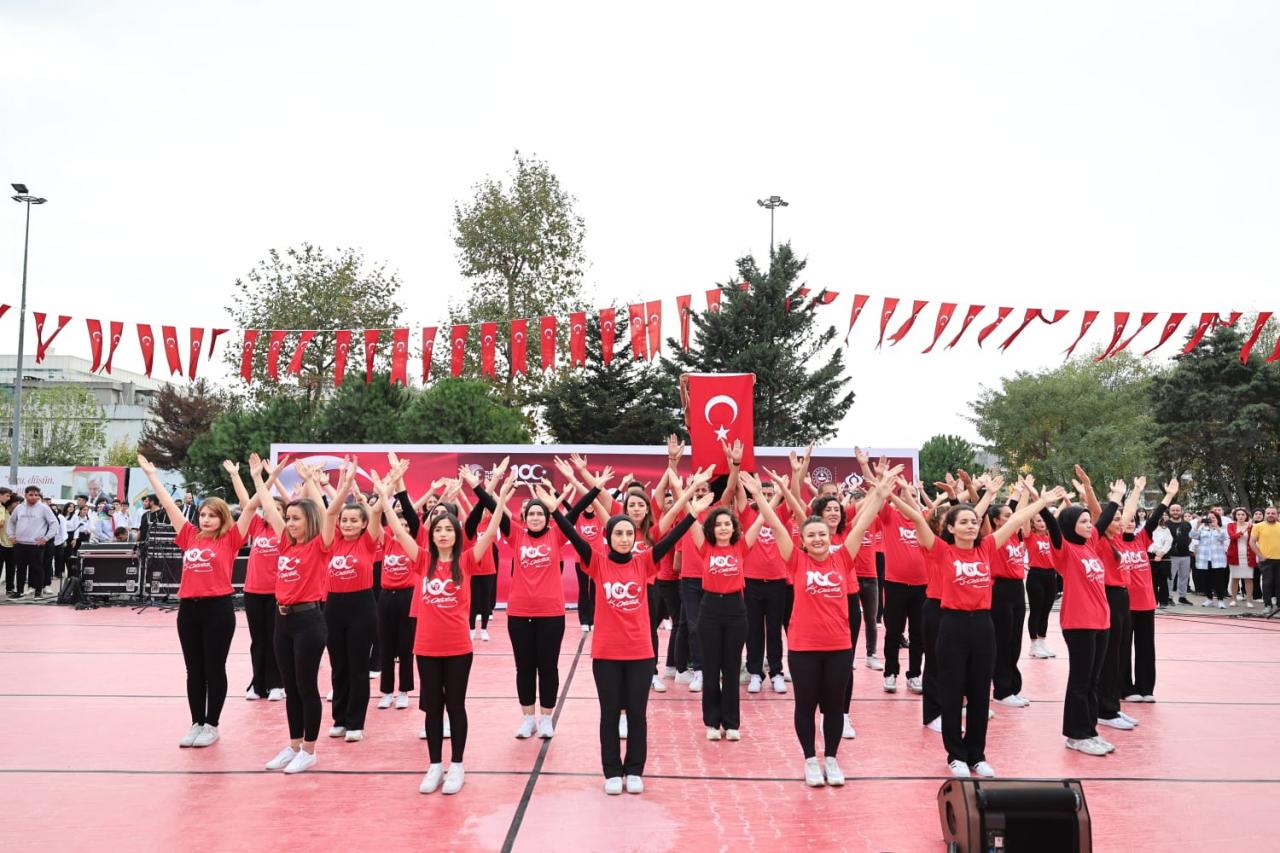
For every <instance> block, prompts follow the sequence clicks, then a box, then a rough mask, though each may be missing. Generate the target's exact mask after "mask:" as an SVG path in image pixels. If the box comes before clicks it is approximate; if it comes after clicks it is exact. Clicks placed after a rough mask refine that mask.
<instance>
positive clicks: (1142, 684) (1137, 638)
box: [1123, 610, 1156, 696]
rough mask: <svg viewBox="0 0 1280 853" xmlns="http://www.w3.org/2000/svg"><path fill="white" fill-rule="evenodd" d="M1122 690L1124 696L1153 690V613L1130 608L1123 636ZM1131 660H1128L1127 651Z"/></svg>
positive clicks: (1152, 692) (1154, 655)
mask: <svg viewBox="0 0 1280 853" xmlns="http://www.w3.org/2000/svg"><path fill="white" fill-rule="evenodd" d="M1124 649H1125V654H1124V673H1123V676H1124V690H1123V693H1124V695H1126V696H1129V695H1131V694H1134V693H1136V694H1138V695H1139V696H1151V695H1153V694H1154V693H1155V692H1156V612H1155V611H1154V610H1130V611H1129V631H1128V636H1126V637H1125V638H1124ZM1130 649H1132V651H1133V659H1132V661H1130V659H1129V651H1130Z"/></svg>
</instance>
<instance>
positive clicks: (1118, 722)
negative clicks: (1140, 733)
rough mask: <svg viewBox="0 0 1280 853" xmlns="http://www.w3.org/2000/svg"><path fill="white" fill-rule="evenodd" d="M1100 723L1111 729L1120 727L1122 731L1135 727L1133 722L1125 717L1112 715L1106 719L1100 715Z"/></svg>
mask: <svg viewBox="0 0 1280 853" xmlns="http://www.w3.org/2000/svg"><path fill="white" fill-rule="evenodd" d="M1098 725H1100V726H1106V727H1107V728H1111V729H1120V730H1121V731H1125V732H1127V731H1130V730H1132V729H1133V723H1131V722H1129V721H1128V720H1126V719H1125V718H1124V717H1112V718H1111V719H1109V720H1104V719H1102V718H1101V717H1099V718H1098Z"/></svg>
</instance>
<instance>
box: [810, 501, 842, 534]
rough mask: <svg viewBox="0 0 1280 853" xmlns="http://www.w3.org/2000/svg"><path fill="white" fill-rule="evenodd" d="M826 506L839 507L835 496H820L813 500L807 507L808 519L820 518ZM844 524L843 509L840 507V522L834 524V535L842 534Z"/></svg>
mask: <svg viewBox="0 0 1280 853" xmlns="http://www.w3.org/2000/svg"><path fill="white" fill-rule="evenodd" d="M828 504H835V505H836V506H840V499H839V498H837V497H836V496H835V495H822V496H820V497H816V498H814V499H813V503H811V504H810V505H809V517H810V518H812V517H814V516H817V517H818V518H822V513H823V511H824V510H826V508H827V505H828ZM846 526H847V525H846V524H845V517H844V507H842V506H841V507H840V520H839V521H838V522H836V533H844V532H845V531H844V529H845V527H846Z"/></svg>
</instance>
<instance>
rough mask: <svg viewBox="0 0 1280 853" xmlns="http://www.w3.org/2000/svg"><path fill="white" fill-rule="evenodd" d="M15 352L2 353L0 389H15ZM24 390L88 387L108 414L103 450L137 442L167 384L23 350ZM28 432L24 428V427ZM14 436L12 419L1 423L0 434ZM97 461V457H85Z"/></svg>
mask: <svg viewBox="0 0 1280 853" xmlns="http://www.w3.org/2000/svg"><path fill="white" fill-rule="evenodd" d="M17 361H18V357H17V356H16V355H0V389H8V391H9V392H10V393H12V390H13V379H14V365H15V364H16V363H17ZM22 362H23V371H22V373H23V377H24V381H23V385H22V387H23V390H24V391H28V390H34V389H37V388H44V387H48V386H50V385H54V384H64V383H70V384H75V385H79V386H81V387H84V388H87V389H88V390H89V392H90V393H91V394H93V397H94V399H96V400H97V401H98V403H100V404H101V405H102V410H103V412H104V413H105V414H106V418H107V422H106V442H105V444H104V445H103V448H102V449H103V451H104V452H105V451H106V449H107V448H109V447H111V445H113V444H115V443H116V442H118V441H124V442H125V443H127V444H136V443H137V441H138V437H139V436H140V435H142V428H143V426H145V425H146V423H147V421H148V420H149V419H150V417H151V414H150V412H151V404H152V402H153V401H154V400H155V397H156V395H157V394H158V393H159V392H160V389H161V388H163V387H164V386H165V385H166V384H168V383H166V382H164V381H163V380H160V379H152V378H148V377H146V376H143V375H142V374H141V373H133V372H131V371H128V370H121V369H119V368H113V369H112V371H111V374H110V375H108V374H105V373H92V372H90V370H89V368H90V367H92V366H93V365H92V362H90V361H89V360H88V359H85V358H80V357H78V356H74V355H57V354H55V353H54V352H53V350H50V351H49V352H48V353H46V354H45V357H44V361H42V362H41V363H40V364H36V363H35V354H34V353H23V357H22ZM24 432H25V430H24ZM12 437H13V421H12V420H9V421H7V422H6V423H4V424H0V438H3V440H4V441H5V442H8V441H9V440H10V439H12ZM85 461H86V462H96V461H98V460H85Z"/></svg>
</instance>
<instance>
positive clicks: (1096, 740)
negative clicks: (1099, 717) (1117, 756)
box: [1093, 737, 1116, 752]
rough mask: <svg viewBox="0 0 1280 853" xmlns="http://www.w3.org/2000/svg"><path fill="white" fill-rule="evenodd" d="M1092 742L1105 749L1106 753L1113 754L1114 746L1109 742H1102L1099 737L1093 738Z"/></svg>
mask: <svg viewBox="0 0 1280 853" xmlns="http://www.w3.org/2000/svg"><path fill="white" fill-rule="evenodd" d="M1093 742H1094V743H1096V744H1098V745H1099V746H1101V747H1102V748H1103V749H1105V750H1106V751H1107V752H1115V751H1116V747H1115V744H1113V743H1111V741H1107V740H1103V739H1102V738H1100V737H1095V738H1094V739H1093Z"/></svg>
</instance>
